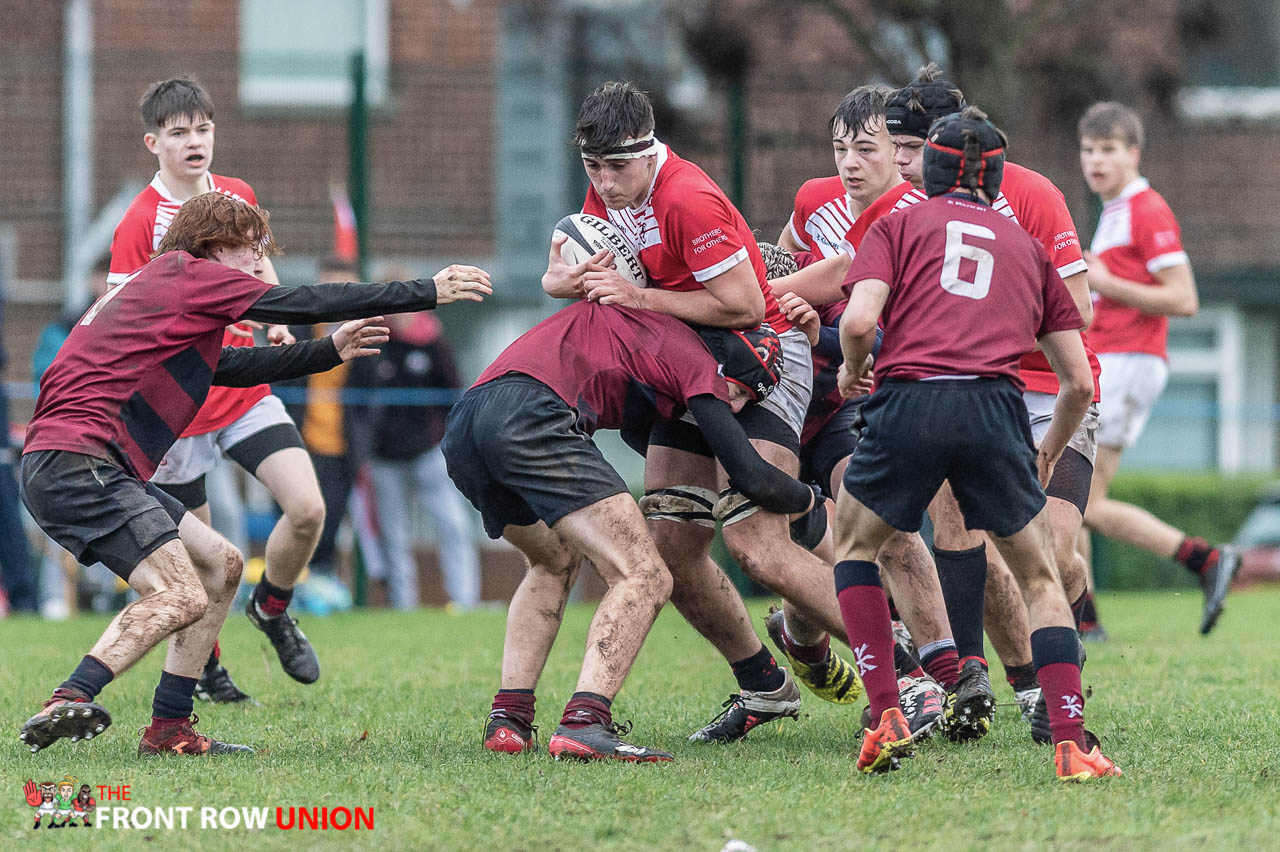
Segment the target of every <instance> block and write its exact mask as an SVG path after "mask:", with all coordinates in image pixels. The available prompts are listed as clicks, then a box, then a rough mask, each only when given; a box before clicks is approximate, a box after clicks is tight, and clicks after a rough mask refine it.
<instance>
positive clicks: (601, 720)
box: [560, 692, 613, 729]
mask: <svg viewBox="0 0 1280 852" xmlns="http://www.w3.org/2000/svg"><path fill="white" fill-rule="evenodd" d="M611 704H613V700H612V699H609V698H605V697H604V696H603V695H598V694H596V693H594V692H575V693H574V694H573V697H572V698H570V699H569V703H568V704H566V705H565V706H564V716H562V717H561V718H560V724H561V725H562V726H564V727H566V728H573V729H576V728H585V727H587V726H588V725H604V726H605V727H608V726H609V725H611V724H613V711H612V710H610V705H611Z"/></svg>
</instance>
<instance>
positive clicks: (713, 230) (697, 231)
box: [662, 189, 748, 284]
mask: <svg viewBox="0 0 1280 852" xmlns="http://www.w3.org/2000/svg"><path fill="white" fill-rule="evenodd" d="M662 233H663V235H664V237H665V236H669V238H670V240H671V243H672V244H671V245H670V246H668V250H669V251H671V252H672V254H674V255H676V256H677V257H679V258H680V259H681V260H682V261H683V262H684V264H685V265H686V266H688V268H689V271H690V272H691V273H692V274H693V279H694V280H695V281H697V282H698V283H699V284H703V283H706V282H707V281H709V280H710V279H712V278H715V277H716V276H717V275H720V274H722V273H724V272H728V271H729V270H730V269H732V268H733V267H735V266H737V265H738V264H739V263H742V262H743V261H744V260H747V258H748V254H747V247H746V245H745V244H744V243H743V241H742V239H741V238H740V237H739V235H738V227H737V224H736V223H735V222H734V218H733V212H732V211H731V210H730V208H729V206H728V204H727V202H726V201H725V199H723V198H721V197H720V196H719V195H717V194H716V193H714V192H712V191H711V190H710V189H695V190H694V191H693V192H691V193H690V194H689V195H687V196H686V197H685V198H683V199H682V201H681V203H680V204H674V205H671V206H669V207H667V209H666V221H665V222H664V227H663V229H662Z"/></svg>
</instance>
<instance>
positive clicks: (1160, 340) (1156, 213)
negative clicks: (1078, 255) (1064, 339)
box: [1089, 178, 1191, 360]
mask: <svg viewBox="0 0 1280 852" xmlns="http://www.w3.org/2000/svg"><path fill="white" fill-rule="evenodd" d="M1089 248H1090V250H1091V251H1092V252H1093V253H1094V254H1095V255H1097V257H1098V258H1099V259H1100V260H1101V261H1102V262H1103V263H1105V264H1106V265H1107V269H1108V270H1110V272H1111V274H1112V275H1115V276H1118V277H1120V278H1124V279H1125V280H1127V281H1136V282H1138V283H1139V284H1146V285H1149V286H1154V285H1156V284H1158V283H1159V281H1158V280H1157V279H1156V276H1155V273H1157V272H1159V271H1161V270H1162V269H1168V268H1170V267H1172V266H1178V265H1179V264H1184V263H1185V264H1190V262H1191V261H1190V259H1189V258H1188V257H1187V253H1186V251H1184V250H1183V248H1182V231H1181V229H1180V228H1179V227H1178V220H1177V219H1176V218H1175V217H1174V215H1173V211H1172V210H1170V209H1169V205H1168V204H1167V203H1166V202H1165V200H1164V198H1163V196H1161V195H1160V193H1158V192H1156V191H1155V190H1154V189H1152V188H1151V184H1150V183H1148V182H1147V179H1146V178H1138V179H1137V180H1135V181H1133V182H1132V183H1130V184H1129V185H1128V186H1126V187H1125V188H1124V189H1123V190H1121V192H1120V195H1119V196H1117V197H1116V198H1114V199H1112V200H1111V201H1108V202H1107V203H1106V204H1104V205H1103V206H1102V216H1101V217H1100V218H1099V219H1098V230H1097V231H1095V232H1094V234H1093V243H1092V245H1090V247H1089ZM1089 336H1090V338H1091V339H1092V341H1093V344H1094V347H1095V348H1096V349H1097V350H1098V351H1099V352H1143V353H1146V354H1149V355H1158V356H1160V357H1161V358H1164V359H1166V360H1167V359H1168V357H1169V355H1168V341H1169V318H1168V317H1166V316H1157V315H1155V314H1146V313H1143V312H1142V311H1140V310H1139V309H1137V308H1134V307H1130V306H1129V305H1124V304H1121V303H1120V302H1116V301H1113V300H1111V299H1108V298H1106V297H1105V296H1097V295H1095V297H1094V302H1093V326H1092V327H1091V328H1090V329H1089Z"/></svg>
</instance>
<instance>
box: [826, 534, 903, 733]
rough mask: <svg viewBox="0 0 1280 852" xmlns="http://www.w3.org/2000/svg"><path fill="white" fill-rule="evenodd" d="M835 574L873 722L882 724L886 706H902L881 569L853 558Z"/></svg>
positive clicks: (841, 564)
mask: <svg viewBox="0 0 1280 852" xmlns="http://www.w3.org/2000/svg"><path fill="white" fill-rule="evenodd" d="M835 574H836V598H837V600H838V601H839V602H840V617H841V619H843V621H844V627H845V630H846V631H848V635H849V646H850V647H851V648H853V653H854V657H855V658H856V660H857V664H858V674H859V675H860V676H861V677H862V685H863V686H865V687H866V689H867V700H868V701H870V702H871V723H872V724H873V725H879V724H880V716H881V714H883V713H884V711H885V710H886V709H888V708H890V707H898V706H899V704H898V678H897V673H896V672H895V671H894V668H893V627H892V625H891V624H890V623H889V603H888V601H886V600H885V597H884V589H883V588H881V586H880V570H879V569H878V568H877V567H876V564H875V563H874V562H863V561H852V560H851V561H846V562H840V563H838V564H837V565H836V571H835Z"/></svg>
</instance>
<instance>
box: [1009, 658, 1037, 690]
mask: <svg viewBox="0 0 1280 852" xmlns="http://www.w3.org/2000/svg"><path fill="white" fill-rule="evenodd" d="M1004 678H1005V680H1007V681H1009V685H1010V686H1012V687H1013V690H1014V692H1022V691H1023V690H1024V689H1034V688H1035V687H1036V685H1037V684H1038V681H1037V680H1036V664H1035V663H1027V664H1026V665H1025V666H1005V667H1004Z"/></svg>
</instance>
